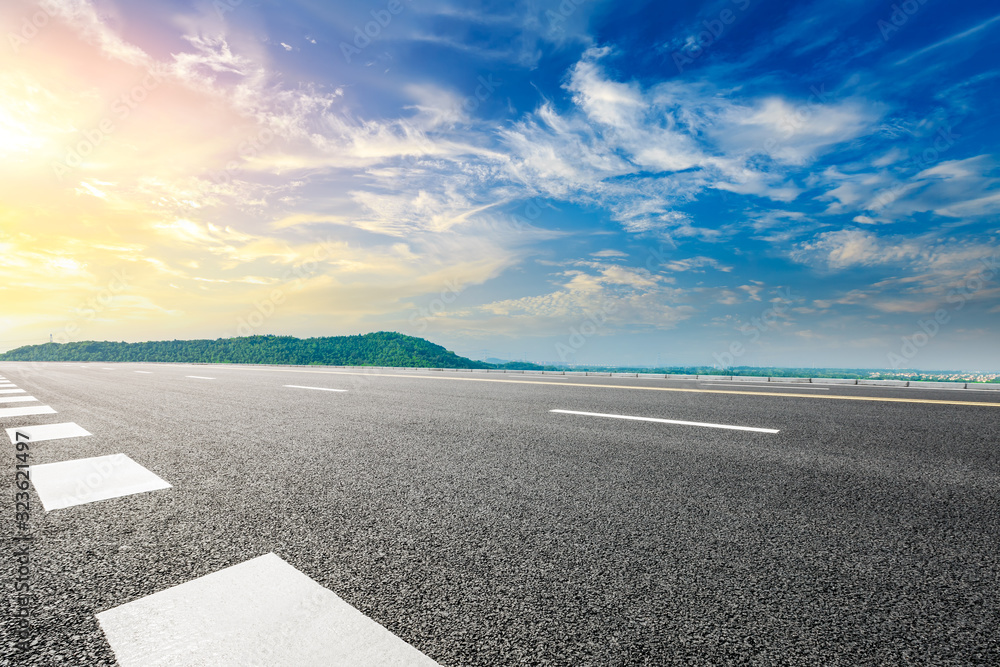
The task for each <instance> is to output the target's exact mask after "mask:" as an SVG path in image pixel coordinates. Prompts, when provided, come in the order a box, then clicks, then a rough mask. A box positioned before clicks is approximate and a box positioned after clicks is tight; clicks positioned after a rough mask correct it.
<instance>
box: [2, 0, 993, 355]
mask: <svg viewBox="0 0 1000 667" xmlns="http://www.w3.org/2000/svg"><path fill="white" fill-rule="evenodd" d="M668 4H670V3H663V2H649V3H640V2H632V3H620V2H619V3H607V2H596V1H593V0H582V1H581V2H574V1H573V0H565V1H564V2H562V3H560V2H530V3H528V2H517V3H511V2H506V3H499V2H497V3H491V2H478V3H457V2H443V1H423V0H422V1H419V2H418V1H412V2H410V1H406V0H399V1H398V2H396V1H393V2H388V1H386V2H381V1H374V2H366V3H362V2H352V3H331V2H321V1H320V0H311V1H309V2H281V3H276V2H253V1H252V0H243V2H237V1H236V0H232V3H231V4H230V2H229V1H228V0H218V1H216V2H164V1H162V0H154V1H144V2H141V3H140V2H116V3H111V2H89V1H88V0H58V1H53V2H49V3H42V6H44V7H47V9H45V11H46V12H47V13H49V14H50V15H51V17H52V19H51V21H46V25H45V26H44V27H42V28H40V29H39V32H40V33H46V31H48V37H47V36H46V34H40V35H39V36H38V37H34V36H32V37H30V38H25V39H24V40H23V41H24V43H23V44H19V43H17V42H16V40H15V41H14V42H11V44H10V45H11V50H10V51H9V52H7V53H6V54H5V56H4V57H5V59H7V60H8V61H9V62H8V64H9V65H10V66H11V67H13V68H14V69H13V71H14V72H15V74H17V75H18V76H20V79H18V80H17V81H13V82H12V80H8V81H7V82H6V83H4V84H3V85H4V86H6V90H5V91H0V92H5V93H6V96H7V98H8V99H18V95H20V97H21V99H22V100H27V101H26V102H25V104H24V105H22V107H21V110H20V112H19V111H18V109H17V108H15V107H13V106H10V103H8V109H7V111H6V118H8V124H9V125H11V126H13V125H12V124H15V121H17V122H21V123H22V125H24V124H26V123H28V121H27V120H24V118H23V117H21V116H17V114H18V113H21V114H22V116H24V115H25V114H27V112H26V111H25V109H28V108H33V109H36V111H34V112H33V116H32V118H33V119H35V120H32V121H31V122H32V123H36V124H37V123H38V122H40V121H38V120H37V118H38V116H39V113H38V111H37V105H36V106H34V107H32V106H31V105H29V104H28V102H30V101H31V100H34V99H36V98H38V97H39V96H40V95H41V94H42V93H39V92H38V91H39V90H41V91H43V92H44V93H46V94H47V95H49V96H50V97H51V99H53V100H55V99H64V100H73V99H79V100H81V104H84V106H86V104H89V102H86V101H88V100H91V101H92V100H97V101H96V102H94V103H93V104H92V105H91V107H88V108H90V109H91V110H90V111H89V116H87V118H84V119H81V118H79V117H76V116H73V114H74V113H79V112H78V111H74V110H73V109H62V108H59V107H58V105H56V104H55V103H52V104H53V106H52V107H51V111H49V110H48V109H49V108H48V107H44V109H46V110H45V111H43V112H42V113H41V117H42V118H48V116H50V115H51V118H49V122H48V125H47V126H46V127H48V128H49V130H46V129H45V128H44V127H41V128H39V127H36V128H34V130H33V131H34V132H36V133H37V134H38V135H39V137H41V138H39V139H38V142H42V141H43V140H45V141H48V140H49V139H51V137H53V136H56V135H59V136H61V137H63V138H64V139H65V137H67V136H68V137H69V139H71V141H69V143H64V144H63V145H62V147H61V148H60V147H58V146H55V147H53V148H52V151H54V152H53V155H56V156H57V159H56V162H59V161H60V160H62V162H67V163H68V160H69V158H68V157H66V155H64V154H66V151H67V150H71V149H67V146H73V145H78V144H74V142H75V141H77V140H78V139H79V138H80V137H81V136H84V137H85V136H86V135H85V134H84V132H85V131H86V129H87V128H88V127H96V126H97V125H98V124H99V121H100V119H101V118H102V114H104V115H107V114H108V113H110V112H109V111H108V110H109V109H112V110H113V109H115V107H114V101H115V100H116V99H119V98H120V96H121V95H122V91H125V94H131V93H130V92H129V91H134V90H135V88H134V85H130V84H134V82H135V81H137V80H140V79H139V78H137V77H138V74H137V72H142V71H147V70H156V71H159V72H161V76H162V81H163V83H162V84H161V83H158V84H157V86H156V90H152V91H151V92H150V94H149V95H148V97H149V100H148V101H147V100H146V99H145V98H146V97H147V96H146V95H143V98H144V99H143V100H141V101H137V103H136V105H135V106H136V110H135V112H134V113H132V114H131V116H130V117H128V118H126V119H124V120H123V124H124V126H125V127H124V129H122V130H120V131H119V130H117V129H116V132H115V133H114V134H109V137H108V139H107V141H103V142H102V145H101V146H99V147H95V150H94V151H93V153H92V155H91V156H89V157H88V159H87V160H86V161H85V162H84V164H83V165H82V166H80V167H79V168H75V170H74V171H72V173H70V174H69V175H68V176H66V177H63V176H62V175H61V174H60V175H59V178H57V179H55V180H54V179H53V178H52V177H51V173H46V174H45V175H44V176H43V175H39V176H37V178H38V179H39V182H41V181H42V180H44V181H45V182H46V183H47V185H46V187H47V188H49V189H48V190H47V192H48V193H49V194H47V195H46V197H51V198H53V199H54V200H55V199H59V198H60V197H65V198H69V199H65V201H64V202H63V205H64V206H67V207H70V208H71V209H72V210H73V211H74V213H73V215H80V216H83V217H84V218H85V219H86V220H88V221H91V224H90V225H89V227H92V228H93V231H92V233H90V232H88V233H81V232H78V231H73V229H79V226H76V227H74V228H73V229H68V228H67V227H66V225H67V222H66V216H65V215H61V217H60V218H59V221H56V217H57V215H56V213H57V212H58V207H56V206H55V205H53V209H52V211H51V214H52V216H51V217H52V221H51V222H49V223H46V222H41V223H40V222H38V219H39V214H38V211H37V207H36V208H34V209H33V208H31V206H30V205H29V203H28V202H23V204H22V205H20V208H17V207H18V204H17V202H15V203H14V204H12V206H11V208H12V210H13V212H12V213H9V214H8V215H7V216H6V218H5V219H6V220H7V222H5V223H4V224H5V226H7V238H6V239H2V238H0V243H2V242H6V243H8V244H11V245H15V244H17V243H18V241H17V238H18V234H19V233H20V234H21V237H20V238H21V243H22V244H25V243H27V241H25V240H24V239H25V238H27V237H28V236H30V235H31V233H32V231H31V228H29V223H28V220H29V212H32V213H31V215H34V217H33V218H30V219H31V221H32V222H31V225H33V226H34V227H33V228H34V229H35V230H36V232H35V233H36V235H38V236H40V235H41V234H43V233H47V234H48V237H46V238H48V239H50V240H52V239H55V238H57V237H58V239H60V240H61V243H63V245H61V246H60V249H59V250H58V252H60V253H62V254H60V255H59V257H55V258H53V257H47V258H46V259H45V261H50V262H52V266H54V267H56V268H55V269H53V271H56V272H57V273H56V274H53V273H52V272H51V271H50V272H49V274H48V282H47V283H46V282H45V279H44V278H43V277H41V276H39V277H37V279H36V280H37V284H35V285H34V288H35V289H36V290H42V292H44V293H45V294H50V292H51V298H47V299H41V300H38V299H36V300H34V301H33V302H32V303H26V304H23V305H20V306H18V307H17V308H13V309H12V311H11V312H10V313H8V317H7V318H6V319H4V320H0V324H2V325H3V326H4V330H3V335H2V336H0V337H2V338H3V339H4V340H5V341H16V340H24V339H29V338H31V337H37V336H42V335H45V336H46V337H47V333H48V332H51V331H52V330H56V331H65V330H66V328H67V325H66V324H65V322H66V321H70V322H76V323H77V324H78V326H77V327H76V328H75V329H74V330H73V331H72V332H71V333H66V334H65V336H64V337H65V338H67V339H81V338H97V339H100V338H112V339H126V340H144V339H157V338H190V337H199V338H205V337H207V338H214V337H218V336H227V335H237V334H239V333H247V332H253V333H275V334H291V335H298V336H310V335H332V334H344V333H363V332H367V331H375V330H383V329H385V330H397V331H401V332H403V333H408V334H411V335H418V336H422V337H426V338H428V339H430V340H432V341H434V342H437V343H440V344H442V345H445V346H446V347H448V348H449V349H453V350H455V351H456V352H458V353H460V354H464V355H468V356H473V357H477V358H482V357H483V356H484V355H489V356H495V357H503V358H526V359H528V360H531V361H537V362H577V363H592V364H596V363H602V364H652V363H661V364H670V365H702V364H705V365H782V366H801V365H804V366H849V367H892V366H897V367H916V368H925V369H927V368H930V369H943V368H947V369H978V370H996V369H1000V346H998V345H997V341H998V336H997V331H998V324H1000V266H998V264H997V263H998V261H1000V226H998V224H997V220H998V212H1000V188H998V185H1000V173H998V167H997V161H996V155H995V153H996V146H997V137H998V133H1000V130H998V128H997V125H996V123H995V118H996V113H995V110H994V109H993V105H994V104H995V103H996V101H997V100H998V99H1000V96H998V94H997V93H998V91H1000V69H998V60H1000V58H998V56H997V49H996V48H995V44H996V42H997V39H998V38H1000V8H998V7H996V6H992V5H990V4H989V3H942V2H937V1H936V0H926V2H923V3H921V2H920V1H919V0H910V1H908V2H903V3H898V4H890V3H885V4H883V3H868V2H848V1H844V0H838V1H836V2H832V1H830V2H766V1H764V0H724V1H720V2H705V3H672V4H673V6H667V5H668ZM894 7H895V8H896V9H894ZM37 9H38V5H35V4H33V3H30V2H26V1H22V0H16V1H15V2H14V5H12V6H11V7H9V8H8V9H5V10H4V12H3V15H2V16H3V20H4V24H3V28H4V32H5V33H6V34H8V37H9V36H10V34H11V33H12V32H13V33H14V34H18V35H20V34H22V33H23V31H24V28H23V23H22V22H23V19H24V17H26V16H27V17H31V16H32V12H37ZM366 31H367V33H366ZM29 32H30V31H29ZM67 36H69V37H68V38H67ZM49 38H50V39H51V43H47V42H46V41H45V40H46V39H49ZM57 38H59V39H60V40H61V41H57ZM67 39H69V42H67V41H66V40H67ZM8 41H9V40H8ZM67 44H68V45H67ZM56 45H59V46H56ZM81 59H82V60H81ZM87 59H90V61H92V62H93V63H95V65H94V67H93V68H91V69H88V70H86V71H85V73H84V74H83V75H82V77H79V76H78V77H75V78H72V83H68V81H70V79H71V77H70V76H69V73H71V72H72V71H73V67H75V66H76V65H74V63H77V62H88V60H87ZM81 67H82V66H81ZM104 68H106V69H107V71H104ZM129 68H131V73H130V69H129ZM26 81H27V82H30V83H31V85H28V84H27V83H25V82H26ZM157 81H159V79H158V80H157ZM17 86H21V88H17ZM18 91H20V93H18ZM25 91H27V92H25ZM32 104H34V102H32ZM74 108H76V106H74ZM2 118H4V116H0V119H2ZM18 118H21V120H20V121H18ZM10 119H14V120H10ZM51 128H56V129H51ZM59 128H63V130H61V132H62V134H59ZM46 131H49V135H45V132H46ZM46 137H48V138H46ZM53 141H55V140H53ZM56 143H58V142H56ZM38 145H42V144H41V143H38ZM60 151H61V152H60ZM59 155H63V157H62V158H59V157H58V156H59ZM7 159H8V169H16V170H17V172H18V173H19V174H21V175H22V178H24V179H27V178H29V176H27V175H24V174H29V175H30V171H26V170H28V169H29V166H28V163H27V162H26V160H28V158H23V160H22V163H21V164H18V163H17V156H13V157H11V156H10V155H8V156H7ZM62 162H59V164H62ZM53 164H54V162H53V160H51V159H49V160H46V161H45V162H44V164H42V165H41V166H40V167H39V168H40V169H42V170H43V171H44V172H51V171H52V169H53ZM39 173H40V174H41V173H42V172H39ZM8 187H11V188H13V187H14V186H10V185H9V186H8ZM20 191H24V187H23V186H22V187H21V189H20ZM10 194H11V196H15V195H16V194H17V193H16V192H12V193H10ZM63 212H65V211H63ZM41 217H44V216H41ZM46 225H51V226H46ZM46 230H48V231H47V232H46ZM98 238H100V240H99V241H98V240H95V239H98ZM74 243H75V245H74ZM54 246H55V244H54V242H53V247H52V248H50V251H49V252H51V253H56V252H57V250H56V249H55V248H54ZM98 246H99V247H100V249H95V248H98ZM33 252H41V251H33ZM67 262H72V263H73V264H67ZM116 266H119V267H124V268H126V269H128V270H129V271H131V275H132V276H133V277H132V278H131V279H130V282H129V287H128V289H127V290H123V292H122V293H121V294H117V293H116V294H114V295H113V296H114V298H113V299H112V300H111V301H109V303H108V305H107V306H106V308H104V309H103V310H101V311H100V312H99V313H98V316H97V317H89V316H83V315H80V314H79V313H81V312H82V310H81V308H80V306H79V304H81V303H86V302H87V300H88V299H92V298H93V295H94V294H100V292H101V291H102V290H104V291H107V288H106V284H108V281H107V277H108V275H109V274H108V273H107V272H108V271H110V269H112V268H114V267H116ZM67 267H68V268H67ZM15 268H16V267H15ZM22 268H23V267H22ZM11 270H13V269H11ZM59 271H67V272H70V274H72V273H73V272H74V271H75V272H76V273H75V274H73V275H74V276H75V277H70V274H67V275H66V277H64V278H63V279H64V280H71V281H73V284H74V285H83V286H85V288H86V290H89V291H83V292H80V293H78V294H73V295H71V296H67V294H66V292H65V290H59V289H54V288H52V287H51V286H52V285H54V284H56V283H54V282H53V280H54V278H53V275H55V276H56V277H59V275H61V274H58V272H59ZM18 275H19V276H20V277H19V278H17V279H18V280H27V278H25V277H24V272H23V271H20V272H19V274H18ZM45 285H49V288H46V287H45ZM46 289H48V291H46ZM81 289H82V288H81ZM56 293H58V296H56ZM88 295H90V296H88ZM67 299H68V301H67ZM67 312H72V313H77V315H71V316H67V315H66V314H65V313H67ZM255 313H256V315H255ZM5 346H6V347H14V346H15V344H13V343H10V344H7V343H6V342H5Z"/></svg>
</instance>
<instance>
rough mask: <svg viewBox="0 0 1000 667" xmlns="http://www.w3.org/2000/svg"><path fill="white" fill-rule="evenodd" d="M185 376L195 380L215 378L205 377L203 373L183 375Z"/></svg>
mask: <svg viewBox="0 0 1000 667" xmlns="http://www.w3.org/2000/svg"><path fill="white" fill-rule="evenodd" d="M184 377H186V378H193V379H195V380H214V379H215V378H207V377H205V376H204V375H185V376H184Z"/></svg>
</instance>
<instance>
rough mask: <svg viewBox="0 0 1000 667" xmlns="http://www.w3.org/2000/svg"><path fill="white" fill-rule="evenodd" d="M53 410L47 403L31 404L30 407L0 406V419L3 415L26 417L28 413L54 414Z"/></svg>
mask: <svg viewBox="0 0 1000 667" xmlns="http://www.w3.org/2000/svg"><path fill="white" fill-rule="evenodd" d="M55 413H56V411H55V410H53V409H52V408H50V407H49V406H47V405H33V406H31V407H30V408H0V419H2V418H3V417H27V416H28V415H54V414H55Z"/></svg>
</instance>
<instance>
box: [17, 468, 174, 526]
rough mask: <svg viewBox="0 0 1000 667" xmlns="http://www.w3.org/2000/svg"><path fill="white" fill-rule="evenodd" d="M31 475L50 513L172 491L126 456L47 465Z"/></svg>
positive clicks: (31, 471)
mask: <svg viewBox="0 0 1000 667" xmlns="http://www.w3.org/2000/svg"><path fill="white" fill-rule="evenodd" d="M29 472H30V473H31V483H32V484H34V485H35V491H37V492H38V497H39V499H40V500H41V501H42V507H44V508H45V511H46V512H51V511H52V510H56V509H62V508H64V507H72V506H74V505H83V504H84V503H92V502H94V501H97V500H107V499H108V498H120V497H122V496H131V495H133V494H136V493H144V492H146V491H157V490H159V489H169V488H170V484H169V483H167V482H166V481H164V480H162V479H160V478H159V477H157V476H156V475H154V474H153V473H152V472H150V471H149V470H147V469H146V468H143V467H142V466H141V465H139V464H138V463H136V462H135V461H133V460H132V459H130V458H129V457H127V456H126V455H125V454H112V455H111V456H95V457H93V458H88V459H74V460H72V461H61V462H59V463H43V464H41V465H33V466H31V467H30V470H29Z"/></svg>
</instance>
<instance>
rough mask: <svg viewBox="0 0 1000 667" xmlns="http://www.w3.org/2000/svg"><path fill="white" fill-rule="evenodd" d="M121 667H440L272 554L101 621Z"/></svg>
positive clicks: (130, 606) (123, 607)
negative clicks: (211, 666)
mask: <svg viewBox="0 0 1000 667" xmlns="http://www.w3.org/2000/svg"><path fill="white" fill-rule="evenodd" d="M97 621H98V623H100V625H101V629H102V630H104V635H105V636H106V637H107V640H108V644H110V645H111V649H112V651H114V654H115V658H117V660H118V664H119V665H121V667H145V666H146V665H153V664H155V665H160V667H174V666H176V667H187V666H188V665H195V664H207V663H206V662H205V656H214V657H213V661H212V664H216V665H233V666H236V665H351V666H352V667H383V666H384V665H396V666H402V665H406V666H407V667H440V666H439V665H438V663H436V662H435V661H434V660H432V659H430V658H429V657H427V656H426V655H425V654H423V653H421V652H420V651H419V650H417V649H416V648H414V647H413V646H411V645H410V644H407V643H406V642H405V641H403V640H402V639H400V638H399V637H397V636H396V635H394V634H392V633H391V632H389V630H387V629H386V628H385V627H383V626H382V625H380V624H379V623H377V622H376V621H374V620H373V619H371V618H369V617H367V616H365V615H364V614H362V613H361V612H360V611H358V610H357V609H355V608H354V607H352V606H351V605H350V604H348V603H347V602H345V601H344V600H343V599H341V598H340V596H338V595H337V594H336V593H334V592H333V591H331V590H329V589H328V588H324V587H323V586H321V585H319V584H318V583H316V582H315V581H313V580H312V579H310V578H309V577H308V576H307V575H306V574H304V573H302V572H300V571H299V570H297V569H296V568H295V567H293V566H292V565H290V564H289V563H287V562H285V561H284V560H282V559H281V558H280V557H278V556H277V555H275V554H273V553H269V554H266V555H264V556H259V557H257V558H254V559H252V560H248V561H246V562H243V563H240V564H238V565H233V566H231V567H227V568H225V569H222V570H219V571H218V572H213V573H212V574H208V575H205V576H203V577H199V578H197V579H194V580H192V581H189V582H187V583H184V584H180V585H178V586H174V587H172V588H168V589H166V590H163V591H160V592H159V593H154V594H153V595H149V596H146V597H144V598H140V599H138V600H135V601H133V602H129V603H127V604H123V605H121V606H120V607H115V608H113V609H109V610H107V611H102V612H100V613H99V614H97Z"/></svg>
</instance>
